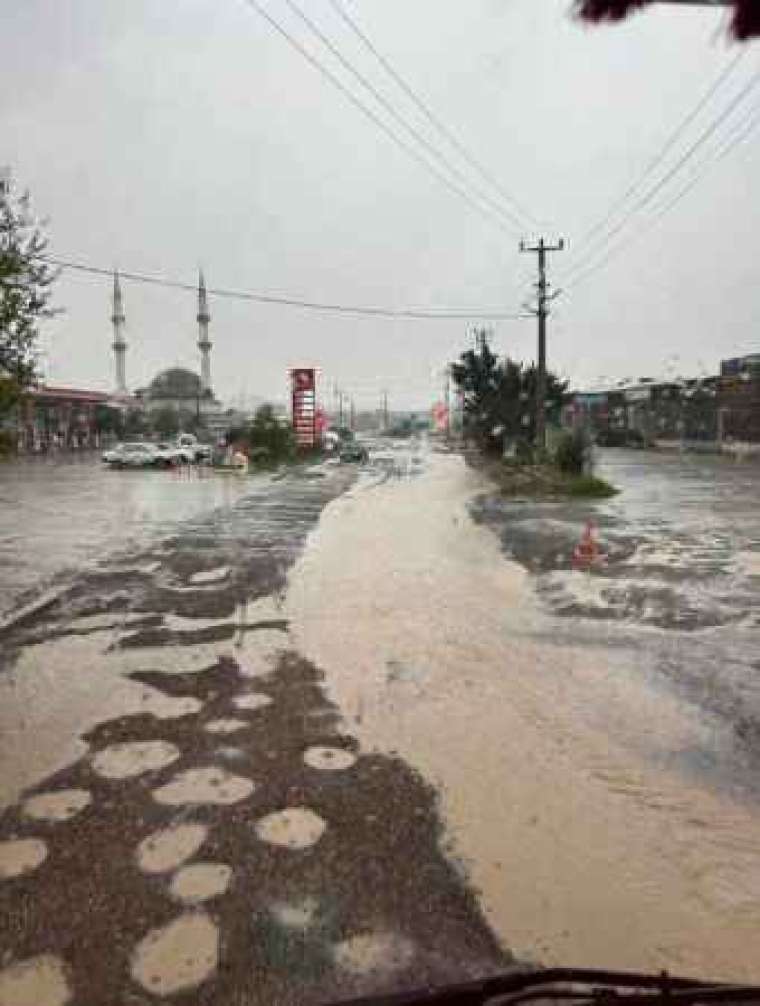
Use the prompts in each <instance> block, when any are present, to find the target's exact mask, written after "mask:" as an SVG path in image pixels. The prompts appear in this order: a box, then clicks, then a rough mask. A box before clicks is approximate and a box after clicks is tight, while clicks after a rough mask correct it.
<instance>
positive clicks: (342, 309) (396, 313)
mask: <svg viewBox="0 0 760 1006" xmlns="http://www.w3.org/2000/svg"><path fill="white" fill-rule="evenodd" d="M37 258H39V259H40V260H42V261H45V262H49V263H50V265H54V266H57V267H58V268H60V269H65V270H72V271H74V272H81V273H88V274H91V275H94V276H108V277H111V276H113V270H112V269H107V268H105V267H104V266H96V265H90V264H89V263H85V262H75V261H73V260H71V259H68V258H60V257H58V256H54V255H39V256H37ZM119 278H120V279H124V280H129V281H130V282H132V283H142V284H145V285H149V286H158V287H165V288H168V289H171V290H186V291H190V292H192V293H197V290H198V288H197V286H195V284H193V283H186V282H183V281H182V280H174V279H168V278H166V277H163V276H153V275H149V274H147V273H138V272H125V271H123V270H122V269H119ZM207 292H208V294H210V295H212V296H214V297H218V298H220V299H224V300H241V301H252V302H254V303H256V304H272V305H275V306H279V307H292V308H301V309H303V310H306V311H320V312H323V313H331V314H346V315H360V316H364V317H372V318H396V319H399V318H406V319H410V320H417V321H468V320H472V319H481V320H483V321H518V320H520V319H522V318H525V317H529V315H524V314H517V313H508V312H503V311H496V310H478V309H476V308H475V309H473V310H469V309H468V308H452V309H443V310H440V311H430V310H426V309H423V308H419V309H418V308H401V309H398V310H396V309H394V308H385V307H375V306H367V305H358V304H338V303H327V302H323V301H313V300H303V299H300V298H296V297H280V296H276V295H274V294H265V293H256V292H253V291H249V290H229V289H225V288H221V287H208V288H207Z"/></svg>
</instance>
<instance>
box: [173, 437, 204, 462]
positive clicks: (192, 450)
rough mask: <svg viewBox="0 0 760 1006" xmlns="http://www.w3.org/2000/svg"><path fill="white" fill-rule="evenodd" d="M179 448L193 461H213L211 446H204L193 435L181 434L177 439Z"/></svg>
mask: <svg viewBox="0 0 760 1006" xmlns="http://www.w3.org/2000/svg"><path fill="white" fill-rule="evenodd" d="M177 447H178V448H180V449H182V450H184V451H187V452H188V453H189V455H190V460H191V461H207V462H210V461H211V456H212V453H213V452H212V449H211V446H210V445H209V444H202V443H201V442H200V440H199V439H198V438H197V437H196V436H195V435H194V434H192V433H180V435H179V436H178V437H177Z"/></svg>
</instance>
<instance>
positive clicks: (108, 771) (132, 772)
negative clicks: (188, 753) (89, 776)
mask: <svg viewBox="0 0 760 1006" xmlns="http://www.w3.org/2000/svg"><path fill="white" fill-rule="evenodd" d="M179 754H180V752H179V748H178V747H176V746H175V745H174V744H169V743H168V742H167V741H124V742H123V743H121V744H111V745H110V746H109V747H107V748H104V749H103V750H102V751H98V753H97V754H96V755H95V756H94V758H93V759H92V767H93V768H94V769H95V771H96V772H97V773H98V775H101V776H103V778H104V779H131V778H132V777H133V776H137V775H142V774H143V773H145V772H155V771H156V770H157V769H160V768H164V767H165V766H166V765H171V764H172V762H175V761H176V760H177V759H178V758H179Z"/></svg>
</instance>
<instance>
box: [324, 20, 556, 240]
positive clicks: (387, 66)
mask: <svg viewBox="0 0 760 1006" xmlns="http://www.w3.org/2000/svg"><path fill="white" fill-rule="evenodd" d="M328 2H329V3H330V5H331V6H332V7H333V9H334V10H335V11H337V13H338V15H339V17H340V18H341V19H342V20H343V22H344V23H345V24H347V25H348V27H349V28H350V29H351V31H353V32H354V34H355V35H356V36H357V38H359V39H360V41H361V42H362V43H363V44H364V45H365V46H366V48H367V49H368V50H369V51H370V52H371V53H372V55H373V56H374V57H375V59H376V60H377V61H378V62H379V63H380V65H381V66H382V67H383V69H384V70H385V71H386V73H387V74H388V75H389V76H390V77H391V78H392V79H393V80H394V81H395V82H396V84H397V85H398V86H399V87H400V88H401V90H402V91H403V92H404V93H405V94H406V95H407V97H409V98H410V99H411V100H412V101H413V102H414V104H415V105H416V106H417V108H419V110H420V111H421V112H422V114H423V115H424V116H425V118H426V119H427V120H428V122H430V123H431V125H433V126H434V127H435V129H437V130H438V132H439V133H440V134H441V135H442V136H444V137H445V138H446V140H448V142H449V143H450V144H451V146H452V147H453V148H454V149H455V150H456V151H457V153H458V154H459V155H460V157H462V158H463V160H465V161H466V162H467V163H468V164H469V165H470V167H471V168H474V169H475V171H477V173H478V174H479V175H480V177H481V178H483V179H484V181H486V182H487V183H488V184H489V185H491V186H492V187H493V189H494V190H495V191H497V192H498V193H499V194H500V196H501V197H502V199H504V200H505V201H506V202H508V203H511V204H512V206H513V207H514V211H515V212H516V213H518V214H519V215H520V216H522V217H525V218H527V219H529V220H532V221H533V222H534V223H538V220H537V218H536V217H535V216H534V215H533V214H532V213H530V212H529V211H527V210H525V209H524V208H523V207H522V206H521V205H520V203H519V202H518V201H517V200H516V199H515V198H514V196H513V195H512V194H511V193H510V192H508V191H507V190H506V189H505V188H504V187H503V185H502V184H501V183H500V182H499V181H498V179H496V178H495V177H494V175H493V174H492V173H491V172H490V171H488V169H487V168H485V167H483V165H482V164H481V163H480V162H479V161H478V160H476V158H475V157H473V155H472V154H471V153H470V152H469V151H468V150H467V148H466V147H465V145H464V144H463V143H462V141H461V140H460V139H459V138H458V137H457V135H456V134H455V133H454V132H452V130H451V129H449V128H448V127H447V126H446V125H445V123H444V122H442V121H441V119H440V118H439V116H437V115H436V114H435V112H433V110H432V109H431V108H430V106H429V105H428V104H427V103H426V102H425V101H424V100H423V99H422V98H421V97H420V96H419V95H418V94H417V93H416V92H415V90H414V89H413V88H412V86H411V84H409V83H408V81H406V80H405V79H404V78H403V77H402V76H401V74H400V73H399V71H398V70H396V68H395V67H394V66H393V64H392V63H391V62H390V60H389V59H388V58H387V57H386V56H384V55H383V54H382V53H381V52H380V51H379V50H378V48H377V46H375V44H374V43H373V42H372V40H371V39H370V38H369V37H368V36H367V34H366V32H364V31H363V30H362V28H361V27H360V26H359V24H358V23H357V22H356V21H355V20H354V19H353V18H352V17H351V15H350V14H349V13H348V11H347V10H346V9H345V7H344V6H343V4H342V3H341V2H340V0H328Z"/></svg>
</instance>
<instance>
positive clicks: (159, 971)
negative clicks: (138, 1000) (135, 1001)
mask: <svg viewBox="0 0 760 1006" xmlns="http://www.w3.org/2000/svg"><path fill="white" fill-rule="evenodd" d="M218 962H219V930H218V929H217V927H216V925H215V923H214V922H212V920H211V919H210V918H209V917H208V915H206V914H205V913H203V912H192V913H188V914H187V915H181V916H180V917H179V918H178V919H175V920H174V921H173V922H170V923H169V925H168V926H164V927H163V928H162V929H153V930H151V932H149V933H148V934H147V936H146V937H145V938H144V939H143V940H142V941H141V942H140V943H139V944H138V946H137V948H136V950H135V954H134V957H133V959H132V968H131V971H132V977H133V978H134V979H135V981H136V982H138V983H139V984H140V985H142V987H143V988H144V989H147V990H148V992H152V993H154V995H159V996H169V995H173V994H174V993H175V992H181V991H183V990H185V989H191V988H196V987H197V986H198V985H200V984H201V983H202V982H204V981H206V980H207V979H208V978H210V977H211V975H212V974H213V973H214V972H215V971H216V969H217V965H218Z"/></svg>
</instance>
